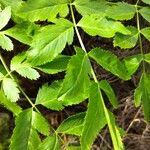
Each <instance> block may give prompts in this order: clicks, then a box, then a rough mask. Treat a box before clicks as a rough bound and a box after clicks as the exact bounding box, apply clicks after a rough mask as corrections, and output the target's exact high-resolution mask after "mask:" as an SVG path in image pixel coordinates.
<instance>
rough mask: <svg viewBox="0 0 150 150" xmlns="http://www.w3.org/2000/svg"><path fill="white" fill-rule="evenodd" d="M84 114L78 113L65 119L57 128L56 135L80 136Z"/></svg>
mask: <svg viewBox="0 0 150 150" xmlns="http://www.w3.org/2000/svg"><path fill="white" fill-rule="evenodd" d="M84 117H85V113H78V114H75V115H72V116H70V117H68V118H67V119H65V120H64V121H63V122H62V123H61V124H60V126H59V127H58V128H57V130H56V132H57V133H63V134H71V135H77V136H80V135H81V133H82V128H83V123H84Z"/></svg>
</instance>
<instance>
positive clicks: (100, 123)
mask: <svg viewBox="0 0 150 150" xmlns="http://www.w3.org/2000/svg"><path fill="white" fill-rule="evenodd" d="M101 101H102V99H101V96H100V93H99V87H98V85H97V84H96V83H93V84H92V86H91V87H90V98H89V104H88V110H87V114H86V117H85V123H84V126H83V131H82V135H81V139H80V140H81V149H85V150H90V148H91V145H92V144H93V142H94V140H95V138H96V136H97V135H98V133H99V132H100V130H101V129H102V128H103V127H104V126H105V125H106V120H105V114H104V111H103V109H102V102H101Z"/></svg>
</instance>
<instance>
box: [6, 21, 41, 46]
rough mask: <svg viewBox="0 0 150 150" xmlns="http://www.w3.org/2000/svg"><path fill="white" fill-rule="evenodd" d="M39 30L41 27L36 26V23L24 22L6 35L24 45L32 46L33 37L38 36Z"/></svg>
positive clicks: (9, 30) (7, 31)
mask: <svg viewBox="0 0 150 150" xmlns="http://www.w3.org/2000/svg"><path fill="white" fill-rule="evenodd" d="M38 29H39V26H37V25H35V24H34V23H29V22H23V23H19V24H17V25H15V26H14V27H12V28H10V29H8V30H5V31H4V34H6V35H8V36H11V37H13V38H15V39H16V40H18V41H20V42H22V43H24V44H27V45H30V44H31V42H32V39H33V36H34V35H35V34H36V32H37V30H38Z"/></svg>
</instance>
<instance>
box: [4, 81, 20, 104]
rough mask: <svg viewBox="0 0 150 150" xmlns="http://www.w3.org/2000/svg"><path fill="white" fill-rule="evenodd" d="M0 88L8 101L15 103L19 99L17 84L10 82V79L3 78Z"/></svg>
mask: <svg viewBox="0 0 150 150" xmlns="http://www.w3.org/2000/svg"><path fill="white" fill-rule="evenodd" d="M2 87H3V90H4V93H5V95H6V96H7V98H8V99H9V100H10V101H12V102H16V101H17V100H18V99H19V93H20V91H19V89H18V86H17V83H16V82H15V81H14V80H12V79H11V78H4V79H3V82H2ZM12 89H13V90H12Z"/></svg>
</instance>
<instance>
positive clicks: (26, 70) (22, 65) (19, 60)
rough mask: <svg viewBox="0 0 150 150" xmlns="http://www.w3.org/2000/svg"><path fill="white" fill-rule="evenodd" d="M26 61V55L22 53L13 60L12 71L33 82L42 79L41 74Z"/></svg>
mask: <svg viewBox="0 0 150 150" xmlns="http://www.w3.org/2000/svg"><path fill="white" fill-rule="evenodd" d="M25 59H26V54H25V53H20V54H18V55H16V56H14V57H13V59H12V60H11V71H16V72H17V73H19V74H20V75H21V76H23V77H25V78H26V77H27V78H29V79H31V80H36V79H38V78H39V77H40V75H39V73H38V72H37V71H36V70H35V69H33V68H32V66H31V64H29V63H28V62H26V61H24V60H25Z"/></svg>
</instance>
